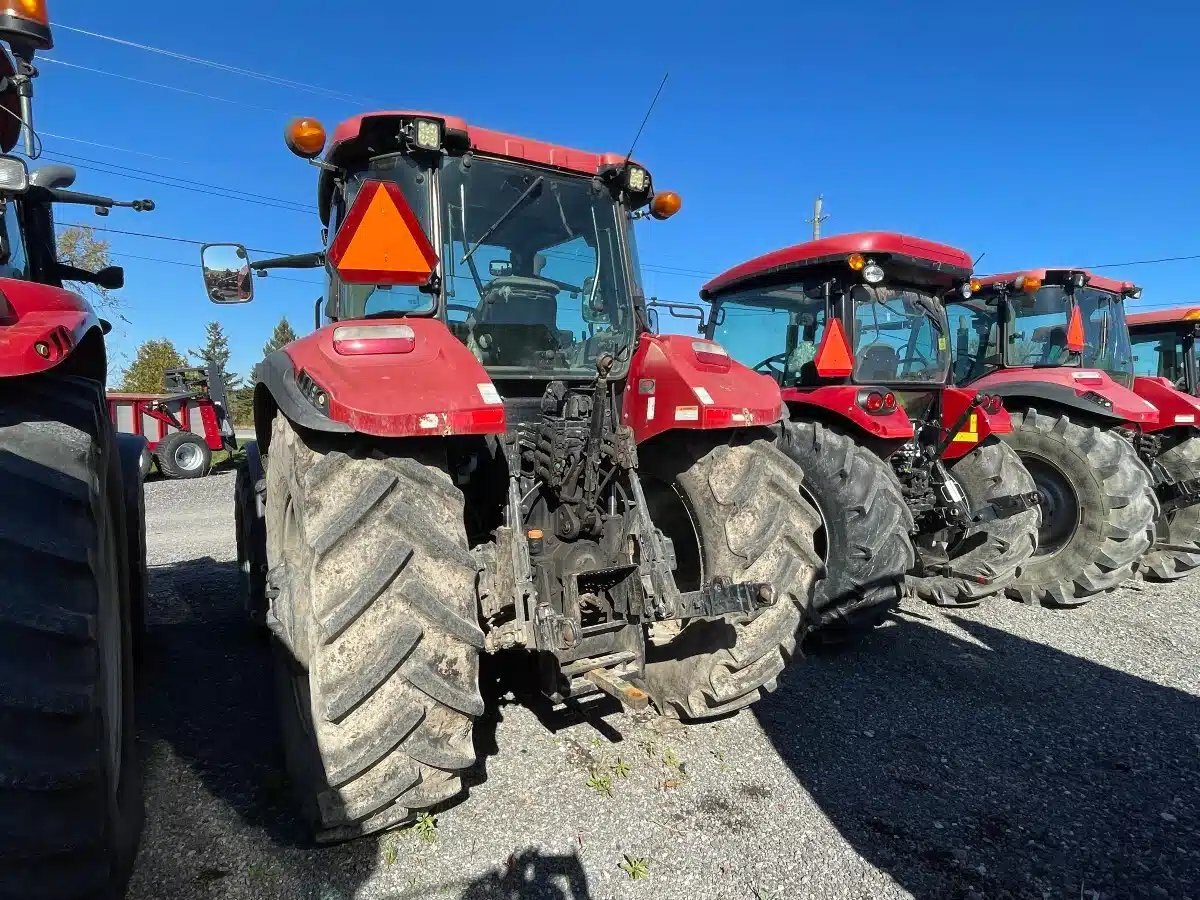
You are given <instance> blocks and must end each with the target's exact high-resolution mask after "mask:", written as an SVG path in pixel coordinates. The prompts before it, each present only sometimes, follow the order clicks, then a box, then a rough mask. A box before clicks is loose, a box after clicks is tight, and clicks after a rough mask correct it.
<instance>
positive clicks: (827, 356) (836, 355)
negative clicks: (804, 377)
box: [813, 319, 854, 378]
mask: <svg viewBox="0 0 1200 900" xmlns="http://www.w3.org/2000/svg"><path fill="white" fill-rule="evenodd" d="M813 364H814V365H815V366H816V367H817V374H818V375H820V376H821V377H822V378H849V377H850V376H851V375H852V374H853V373H854V354H853V353H851V352H850V342H849V341H847V340H846V332H845V331H844V330H843V329H842V320H841V319H833V320H831V321H830V323H829V327H828V328H826V329H825V334H824V335H822V336H821V346H820V347H818V348H817V354H816V356H814V357H813Z"/></svg>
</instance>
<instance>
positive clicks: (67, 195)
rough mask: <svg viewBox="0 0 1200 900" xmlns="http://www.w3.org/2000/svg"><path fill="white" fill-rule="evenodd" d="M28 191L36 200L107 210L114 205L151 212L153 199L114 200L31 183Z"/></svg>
mask: <svg viewBox="0 0 1200 900" xmlns="http://www.w3.org/2000/svg"><path fill="white" fill-rule="evenodd" d="M29 193H30V194H31V195H32V196H33V197H34V198H35V199H38V200H42V201H43V202H46V201H49V202H50V203H67V204H71V205H75V206H94V207H96V209H97V210H105V211H107V210H109V209H112V208H113V207H114V206H119V207H122V208H125V209H132V210H134V211H136V212H153V210H154V201H153V200H114V199H112V198H111V197H101V196H100V195H99V194H81V193H79V192H78V191H68V190H67V189H66V188H48V187H42V186H40V185H32V186H30V188H29Z"/></svg>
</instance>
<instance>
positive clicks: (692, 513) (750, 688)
mask: <svg viewBox="0 0 1200 900" xmlns="http://www.w3.org/2000/svg"><path fill="white" fill-rule="evenodd" d="M640 453H641V465H642V478H643V483H644V485H645V488H646V498H647V502H648V503H649V505H650V514H651V517H652V518H653V520H654V523H655V525H656V526H657V527H658V528H660V529H662V530H663V531H664V532H665V533H666V534H667V536H668V537H670V538H671V539H672V541H673V542H674V545H675V551H676V558H677V560H678V563H679V565H678V567H677V570H676V581H677V583H678V584H679V587H680V589H681V590H695V589H697V588H699V587H700V586H701V585H702V584H706V583H711V581H712V580H713V579H714V578H716V577H723V578H728V579H730V580H731V581H765V582H768V583H770V584H771V585H773V586H774V588H775V596H776V598H777V599H776V603H775V605H774V606H771V607H769V608H767V609H766V610H764V611H763V612H761V613H760V614H759V615H758V616H757V617H755V618H754V619H753V620H751V621H750V622H748V623H738V622H734V621H732V620H728V619H718V620H715V621H703V620H701V621H693V622H689V623H687V624H686V625H684V626H683V628H682V629H681V630H680V631H679V632H678V633H677V634H674V635H673V636H670V637H669V638H668V639H663V640H654V639H652V640H651V642H650V643H649V644H648V646H647V647H646V683H647V685H648V687H649V689H650V696H651V697H652V698H653V700H654V702H655V705H656V706H657V707H658V709H659V710H660V711H661V712H662V713H664V714H665V715H669V716H675V717H679V718H685V719H709V718H714V717H716V716H721V715H724V714H727V713H731V712H734V711H736V710H739V709H741V708H742V707H745V706H749V705H750V704H751V703H753V702H754V701H755V700H757V699H759V698H760V697H762V696H764V695H765V694H767V693H769V692H770V691H772V690H774V689H775V686H776V679H777V678H778V677H779V674H780V673H781V672H782V671H783V669H784V667H785V666H786V665H787V664H788V662H789V661H790V660H791V659H792V657H793V656H794V655H795V652H796V642H797V640H799V639H801V638H803V637H804V632H805V631H806V630H807V628H808V626H809V624H810V623H811V617H812V586H813V582H814V580H815V578H816V575H817V572H818V571H819V569H820V567H821V562H820V559H819V558H818V557H817V554H816V550H815V547H814V544H813V535H814V533H815V532H816V531H817V529H818V528H819V527H820V521H821V520H820V517H819V515H818V514H817V512H816V510H814V509H813V508H812V507H811V506H810V505H809V503H808V502H807V501H806V500H805V499H804V498H803V497H802V496H801V494H800V490H799V483H800V479H801V473H800V472H799V470H798V469H797V468H796V466H795V464H793V463H792V462H791V461H790V460H789V459H788V458H787V457H786V456H785V455H784V454H783V453H782V452H781V451H780V450H779V449H777V448H776V447H775V446H774V445H773V443H772V440H771V436H770V435H769V433H764V432H743V433H737V434H734V435H731V436H729V440H728V442H727V443H718V444H715V445H714V442H713V439H712V438H711V437H708V436H705V435H697V436H688V437H684V438H675V439H669V440H667V441H665V442H664V443H662V444H660V445H658V446H656V447H651V448H646V449H643V450H642V451H640Z"/></svg>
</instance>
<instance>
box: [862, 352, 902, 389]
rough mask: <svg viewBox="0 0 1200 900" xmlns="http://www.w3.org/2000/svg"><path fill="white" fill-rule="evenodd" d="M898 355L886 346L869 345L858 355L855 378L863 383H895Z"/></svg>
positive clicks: (898, 362) (898, 361)
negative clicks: (863, 381)
mask: <svg viewBox="0 0 1200 900" xmlns="http://www.w3.org/2000/svg"><path fill="white" fill-rule="evenodd" d="M899 368H900V355H899V354H898V353H897V352H896V350H895V348H894V347H889V346H888V345H887V344H871V345H870V346H868V347H865V348H863V350H862V351H861V352H860V353H859V354H858V367H857V371H856V372H855V376H856V377H857V378H860V379H863V380H865V381H895V380H896V373H897V371H898V370H899Z"/></svg>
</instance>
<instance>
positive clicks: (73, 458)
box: [0, 374, 142, 900]
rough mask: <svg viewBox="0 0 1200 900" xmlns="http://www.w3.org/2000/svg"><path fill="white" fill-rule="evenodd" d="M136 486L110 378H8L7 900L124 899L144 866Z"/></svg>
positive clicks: (0, 789) (3, 829)
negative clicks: (134, 582) (130, 514)
mask: <svg viewBox="0 0 1200 900" xmlns="http://www.w3.org/2000/svg"><path fill="white" fill-rule="evenodd" d="M120 479H121V474H120V467H119V461H118V459H117V453H116V448H115V446H114V440H113V436H112V433H111V427H110V425H109V424H108V421H107V408H106V405H105V402H104V392H103V387H102V386H101V385H100V384H98V383H96V382H94V381H91V380H88V379H84V378H78V377H72V376H66V375H58V374H50V375H43V376H36V377H30V378H21V379H11V380H5V381H4V382H2V383H0V484H2V485H3V490H0V572H2V573H3V574H2V575H0V581H2V583H3V585H4V587H3V591H2V592H0V898H4V900H10V898H12V900H15V898H29V897H39V898H52V900H66V898H78V897H95V896H102V897H116V896H120V895H121V893H122V891H123V887H124V884H125V882H126V881H127V879H128V877H129V873H130V871H131V869H132V866H133V858H134V855H135V853H136V850H137V842H138V836H139V834H140V832H141V823H142V808H141V773H140V770H139V765H138V755H137V746H136V734H135V730H134V723H133V649H132V629H131V626H132V623H131V621H130V609H129V605H128V602H127V601H126V597H127V595H128V591H129V574H130V573H129V572H128V571H127V568H126V546H125V535H123V534H121V533H120V529H121V523H122V522H123V520H124V518H125V510H124V498H123V497H122V496H121V489H120V483H121V482H120ZM130 524H131V525H132V523H130Z"/></svg>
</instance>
